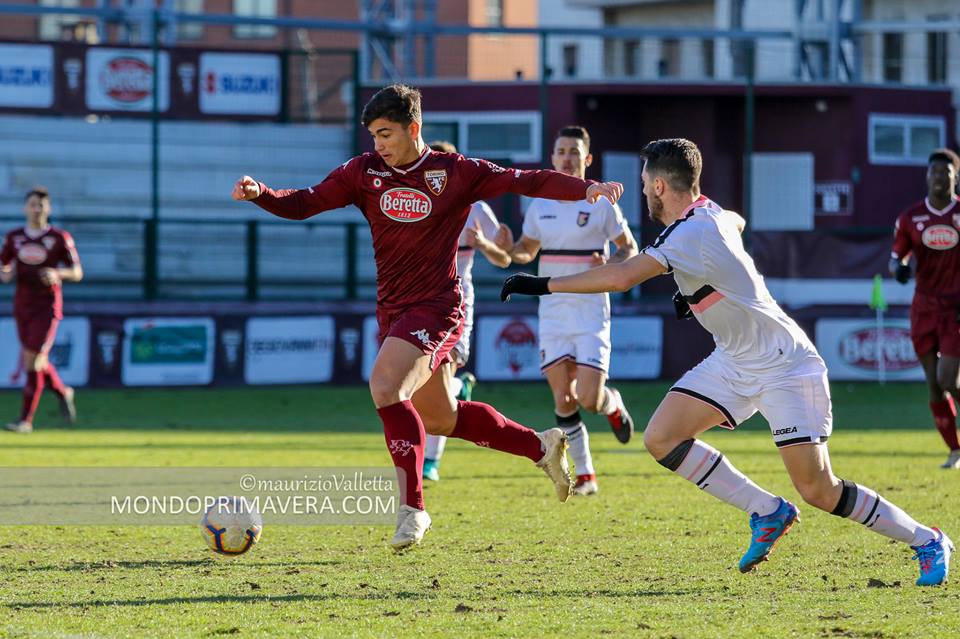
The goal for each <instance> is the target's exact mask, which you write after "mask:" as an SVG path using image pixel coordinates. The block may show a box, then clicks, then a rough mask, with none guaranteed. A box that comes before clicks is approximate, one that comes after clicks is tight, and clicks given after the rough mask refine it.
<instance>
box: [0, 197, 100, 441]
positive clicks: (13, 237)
mask: <svg viewBox="0 0 960 639" xmlns="http://www.w3.org/2000/svg"><path fill="white" fill-rule="evenodd" d="M23 210H24V213H26V217H27V224H26V226H24V227H21V228H18V229H14V230H12V231H10V232H9V233H7V237H6V239H5V240H4V242H3V249H2V250H0V281H3V282H5V283H6V282H10V281H12V280H13V279H14V278H16V281H17V291H16V293H15V295H14V298H13V317H14V319H15V320H16V322H17V334H18V335H19V337H20V345H21V349H22V352H23V367H24V370H25V371H26V373H27V383H26V384H25V385H24V387H23V408H22V409H21V412H20V419H18V420H17V421H15V422H11V423H9V424H7V426H6V429H7V430H9V431H13V432H17V433H29V432H32V431H33V415H34V413H35V412H36V410H37V404H39V403H40V395H41V394H42V393H43V388H44V386H45V384H46V383H49V384H50V388H51V389H52V390H53V392H54V393H56V395H57V397H58V398H59V400H60V412H61V414H62V415H63V417H64V419H65V420H66V421H67V422H68V423H73V422H74V421H75V420H76V408H75V406H74V402H73V389H72V388H70V387H69V386H67V385H65V384H64V383H63V382H62V381H61V380H60V376H59V375H57V369H56V368H55V367H54V365H53V362H51V361H50V360H49V359H48V355H49V353H50V347H51V346H53V340H54V338H55V337H56V335H57V325H58V324H59V323H60V320H61V319H63V293H62V291H61V284H62V282H79V281H80V280H81V279H83V268H82V267H81V266H80V258H79V257H78V256H77V249H76V247H75V246H74V243H73V238H72V237H71V236H70V234H69V233H67V232H66V231H64V230H62V229H58V228H56V227H53V226H50V224H49V222H48V219H49V217H50V193H49V192H48V191H47V190H46V189H45V188H43V187H36V188H34V189H33V190H31V191H30V192H29V193H27V197H26V203H25V204H24V207H23Z"/></svg>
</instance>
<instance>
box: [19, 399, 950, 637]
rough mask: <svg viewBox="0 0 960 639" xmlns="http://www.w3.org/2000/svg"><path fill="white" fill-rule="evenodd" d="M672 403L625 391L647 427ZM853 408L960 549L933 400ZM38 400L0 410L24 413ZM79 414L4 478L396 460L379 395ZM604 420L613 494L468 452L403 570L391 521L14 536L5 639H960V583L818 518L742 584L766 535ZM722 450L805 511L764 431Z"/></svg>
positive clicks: (882, 485) (882, 460)
mask: <svg viewBox="0 0 960 639" xmlns="http://www.w3.org/2000/svg"><path fill="white" fill-rule="evenodd" d="M665 388H666V386H665V385H662V384H649V385H640V384H637V385H630V384H625V385H622V386H621V389H622V390H623V391H624V395H625V398H626V399H627V401H628V403H629V404H630V405H631V406H632V407H633V410H634V412H635V415H636V417H637V418H638V420H640V421H641V422H642V421H643V420H644V419H645V418H646V417H647V416H648V415H649V414H650V413H651V412H652V410H653V409H654V408H655V406H656V402H657V401H658V399H659V397H660V396H661V395H662V393H663V390H664V389H665ZM833 393H834V401H835V410H834V414H835V419H836V426H835V430H834V436H833V437H832V438H831V440H830V441H831V445H830V448H831V454H832V459H833V462H834V466H835V469H836V471H837V473H838V474H839V475H840V476H842V477H845V478H849V479H853V480H856V481H858V482H860V483H863V484H866V485H868V486H871V487H874V488H876V489H877V490H879V491H881V492H882V493H883V494H884V495H886V496H887V497H889V498H890V499H891V500H893V501H895V502H896V503H898V504H900V505H902V506H903V507H905V508H906V509H907V510H908V511H909V512H911V513H913V514H914V515H916V516H917V518H918V519H920V520H923V521H929V522H931V523H933V524H935V525H939V526H942V527H944V528H945V529H946V530H948V531H950V532H954V531H956V533H957V534H955V535H954V536H955V537H960V511H958V509H957V507H956V505H957V502H956V495H957V494H958V488H960V474H957V473H947V472H943V471H941V470H939V469H938V468H937V465H938V464H939V463H940V462H941V461H942V460H943V458H944V453H945V450H944V448H943V445H942V443H941V442H940V441H939V438H938V436H937V434H936V432H935V431H934V429H933V428H932V425H931V424H930V422H931V419H930V417H929V414H928V412H927V408H926V393H925V390H924V389H923V388H922V387H921V386H919V385H893V386H888V387H886V388H883V389H880V388H879V387H876V386H874V385H846V384H837V385H835V386H834V388H833ZM477 399H478V400H481V401H489V402H491V403H493V404H494V405H496V406H497V407H498V408H499V409H500V410H502V411H503V412H504V413H506V414H508V415H510V416H512V417H515V418H518V419H519V420H520V421H524V422H526V423H530V424H531V425H535V426H537V427H539V428H542V427H544V426H546V425H549V421H550V408H549V401H550V398H549V392H548V391H547V389H546V386H545V385H541V384H537V385H520V384H514V385H489V386H484V385H481V386H480V388H479V389H478V393H477ZM18 401H19V398H18V396H17V395H16V394H15V393H4V394H2V395H0V407H2V408H3V409H4V410H6V412H7V414H10V415H12V414H14V413H15V411H16V407H17V404H18ZM45 401H46V402H49V401H50V400H47V399H45ZM79 406H80V409H81V411H82V412H81V415H82V421H81V423H80V425H79V427H78V428H77V429H76V430H74V431H68V430H61V429H52V428H51V429H44V428H42V426H43V425H44V423H47V422H50V421H51V418H50V414H49V413H50V411H51V410H52V409H53V403H52V402H50V403H47V404H44V406H43V407H42V410H41V417H40V419H38V424H39V426H40V428H39V429H38V430H37V432H35V433H34V434H33V435H30V436H14V435H6V436H4V437H0V466H51V465H53V466H58V465H62V466H89V465H94V466H108V465H110V466H117V465H130V466H156V465H161V466H165V465H169V466H203V465H214V466H234V465H236V466H246V465H254V466H271V465H272V466H297V465H299V466H350V465H368V466H369V465H375V466H383V465H387V464H388V463H389V459H388V456H387V453H386V450H385V448H384V445H383V435H382V432H381V430H380V427H379V422H378V421H377V419H376V414H375V413H374V411H373V409H372V407H371V405H370V402H369V399H368V396H367V393H366V390H365V389H362V388H310V389H305V388H279V389H242V390H226V391H194V390H190V391H186V390H169V391H154V390H150V391H87V392H84V393H82V394H81V395H79ZM590 425H591V427H592V428H591V434H592V444H593V449H594V457H595V462H596V465H597V469H598V472H599V473H600V482H601V483H600V486H601V492H600V494H598V495H596V496H595V497H593V498H587V499H582V500H574V501H571V502H569V503H567V504H559V503H557V502H556V501H555V498H553V496H552V488H551V487H550V485H549V484H548V483H547V480H546V479H545V478H544V477H543V476H542V474H541V473H540V471H538V470H536V469H535V468H533V467H532V465H531V464H529V462H526V461H525V460H521V459H515V458H510V457H508V456H505V455H502V454H499V453H495V452H492V451H489V450H484V449H480V448H477V447H474V446H472V445H470V444H465V443H463V442H459V441H451V442H450V444H449V445H448V451H447V455H446V457H445V458H444V462H443V466H442V474H443V479H442V480H441V481H440V482H439V483H438V484H432V485H428V487H427V489H426V499H427V505H428V509H429V511H430V513H431V515H432V517H433V521H434V528H433V530H432V531H431V532H430V533H429V534H428V535H427V538H426V540H425V542H424V545H423V546H422V547H421V548H418V549H416V550H415V551H412V552H409V553H406V554H404V555H394V554H393V553H392V552H391V551H390V550H389V549H388V548H387V547H386V541H387V540H388V538H389V536H390V534H392V529H391V528H390V527H387V526H323V527H319V526H318V527H303V526H276V525H274V526H271V525H270V523H269V521H267V522H266V526H265V530H264V535H263V539H262V541H261V543H260V544H259V545H258V546H257V547H256V548H254V550H253V551H252V552H251V553H250V554H249V555H247V556H243V557H239V558H234V559H224V558H220V557H217V556H214V555H213V554H212V553H210V552H209V551H207V549H206V547H205V546H204V544H203V541H202V540H201V538H200V534H199V532H198V531H197V530H196V529H195V528H193V527H188V526H166V527H161V526H154V527H135V526H119V527H108V526H77V527H71V526H2V527H0V575H2V577H3V578H2V579H0V636H10V637H44V636H68V635H70V636H89V637H94V636H118V637H119V636H124V637H126V636H138V637H139V636H157V637H161V636H163V637H167V636H177V637H182V636H197V637H217V636H223V635H236V636H248V637H263V636H278V637H291V636H302V637H316V636H329V637H343V636H364V637H366V636H381V637H440V636H457V637H458V638H465V637H548V636H576V637H597V636H602V635H603V636H629V637H684V638H692V637H871V638H879V637H883V638H890V637H951V636H958V635H960V614H958V613H957V610H958V605H960V590H958V589H957V587H956V586H955V585H954V584H949V585H947V586H946V587H944V588H938V589H919V588H916V587H914V586H913V580H914V579H915V578H916V574H915V573H916V562H911V561H909V559H910V551H909V549H907V548H906V547H905V546H903V545H901V544H896V543H893V542H890V541H889V540H887V539H885V538H883V537H880V536H878V535H875V534H872V533H870V532H869V531H866V530H865V529H864V528H863V527H862V526H860V525H857V524H853V523H851V522H849V521H845V520H841V519H838V518H835V517H832V516H830V515H828V514H825V513H822V512H818V511H815V510H814V509H813V508H811V507H803V506H801V509H802V513H803V521H802V523H801V524H800V525H798V526H797V527H795V528H794V530H793V531H792V532H791V534H790V535H789V536H788V537H787V538H786V539H785V541H784V542H783V543H782V544H781V545H780V546H779V547H778V549H777V552H776V554H775V555H774V556H773V558H772V560H771V561H770V562H769V563H767V564H764V565H762V566H761V568H760V569H759V571H758V572H756V573H754V574H751V575H741V574H739V572H737V569H736V563H737V560H738V559H739V555H740V553H741V552H742V551H743V549H744V547H745V543H746V538H747V530H748V529H747V526H746V518H745V516H744V515H743V514H742V513H740V512H738V511H736V510H734V509H732V508H730V507H728V506H725V505H723V504H720V503H719V502H717V501H716V500H714V499H713V498H711V497H710V496H709V495H706V494H703V493H701V492H700V491H698V490H696V489H695V488H694V487H692V486H690V485H689V484H686V483H685V482H683V481H681V480H679V479H678V478H676V477H674V476H672V475H671V474H670V473H667V472H666V471H665V470H663V469H662V468H661V467H659V466H658V465H657V464H656V463H655V462H654V461H653V460H652V459H651V458H650V457H649V456H648V455H647V454H646V453H645V452H644V451H643V448H642V445H641V444H640V442H639V441H636V442H634V443H632V444H631V445H629V446H621V445H620V444H618V443H617V442H616V441H615V440H614V439H613V437H612V436H611V435H610V434H609V433H608V432H607V428H606V426H605V425H603V423H602V421H601V420H599V419H597V418H592V419H591V420H590ZM638 439H639V438H638ZM706 439H707V440H708V441H710V442H711V443H712V444H713V445H715V446H717V447H718V448H720V449H721V450H722V451H723V452H724V453H725V454H727V455H728V456H729V457H730V458H731V459H732V460H733V462H734V463H735V464H737V465H738V466H739V467H740V468H741V469H742V470H744V471H745V472H747V473H748V474H749V475H750V476H751V477H753V478H754V479H755V480H756V481H757V482H758V483H760V484H762V485H764V486H766V487H768V488H769V489H771V490H774V491H775V492H779V493H782V494H784V495H785V496H787V497H789V498H792V499H796V498H797V497H796V493H795V491H794V490H793V488H792V487H791V486H790V484H789V480H788V479H787V477H786V475H785V474H784V472H783V470H782V466H781V464H780V460H779V456H778V455H777V453H776V451H775V449H774V447H773V445H772V442H771V440H770V436H769V433H768V432H767V431H766V426H765V424H764V423H763V422H762V421H761V420H757V419H755V420H752V421H751V422H750V423H748V424H746V425H745V426H744V428H743V429H742V430H738V431H736V432H733V433H730V432H725V431H717V432H711V433H709V434H708V435H707V437H706ZM871 580H876V581H874V582H872V583H874V584H875V585H874V586H870V585H869V584H870V583H871ZM881 583H882V585H880V584H881Z"/></svg>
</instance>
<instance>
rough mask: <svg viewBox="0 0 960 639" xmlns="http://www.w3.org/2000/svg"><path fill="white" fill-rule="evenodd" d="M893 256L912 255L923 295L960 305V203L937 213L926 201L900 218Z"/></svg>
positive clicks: (920, 291) (908, 210)
mask: <svg viewBox="0 0 960 639" xmlns="http://www.w3.org/2000/svg"><path fill="white" fill-rule="evenodd" d="M895 229H896V230H895V231H894V240H893V257H894V258H895V259H898V260H900V259H903V258H905V257H907V256H908V255H910V254H911V253H913V255H914V256H915V257H916V259H917V276H916V277H917V288H916V292H917V293H918V294H920V295H925V296H929V297H937V298H941V299H942V300H943V301H945V302H949V303H951V304H955V303H960V246H958V244H960V200H958V199H957V198H956V197H955V198H954V199H953V201H952V202H951V203H950V205H949V206H948V207H947V208H945V209H943V210H942V211H938V210H937V209H935V208H933V207H932V206H930V202H929V201H928V200H927V199H926V198H924V199H923V200H922V201H920V202H917V203H916V204H914V205H913V206H911V207H910V208H908V209H907V210H905V211H904V212H903V213H901V214H900V216H899V217H898V218H897V224H896V227H895Z"/></svg>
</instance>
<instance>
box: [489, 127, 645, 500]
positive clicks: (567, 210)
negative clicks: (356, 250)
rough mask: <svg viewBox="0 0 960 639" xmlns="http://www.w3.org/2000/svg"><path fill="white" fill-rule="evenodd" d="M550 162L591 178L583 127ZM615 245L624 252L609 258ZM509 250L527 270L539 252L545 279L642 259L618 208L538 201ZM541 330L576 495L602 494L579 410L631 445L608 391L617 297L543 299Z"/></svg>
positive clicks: (560, 137) (628, 426)
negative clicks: (597, 418) (601, 421)
mask: <svg viewBox="0 0 960 639" xmlns="http://www.w3.org/2000/svg"><path fill="white" fill-rule="evenodd" d="M551 160H552V162H553V168H554V169H555V170H556V171H559V172H560V173H565V174H567V175H572V176H574V177H578V178H581V179H582V178H584V177H585V176H586V173H587V167H589V166H590V164H591V163H592V162H593V156H592V155H591V154H590V134H589V133H588V132H587V130H586V129H585V128H583V127H581V126H568V127H564V128H562V129H560V131H559V132H558V133H557V138H556V140H555V141H554V143H553V156H552V158H551ZM501 237H503V236H501ZM608 242H613V243H614V245H616V247H617V251H616V253H614V254H613V256H611V257H609V260H608V255H609V253H608V246H609V244H608ZM505 248H506V247H505ZM509 251H510V257H511V258H512V259H513V261H514V262H517V263H518V264H528V263H529V262H531V261H533V259H534V258H535V257H536V256H537V254H538V253H539V255H540V266H539V273H540V275H546V276H557V275H569V274H572V273H579V272H581V271H585V270H587V269H589V268H593V267H594V266H598V265H600V264H603V263H604V262H607V261H610V262H622V261H623V260H625V259H627V258H629V257H632V256H634V255H636V254H637V243H636V241H635V240H634V239H633V234H632V233H630V227H629V226H628V225H627V223H626V221H625V220H624V219H623V213H622V212H621V211H620V207H619V206H617V205H616V204H611V203H610V202H607V201H603V202H596V203H595V204H588V203H587V201H586V200H580V201H579V202H561V201H559V200H545V199H537V200H534V201H533V203H532V204H531V205H530V207H529V208H528V209H527V212H526V215H525V216H524V219H523V235H521V237H520V241H518V242H517V243H516V244H514V245H513V246H511V247H509ZM538 332H539V337H540V371H541V372H542V373H543V374H544V376H545V377H546V378H547V383H548V384H549V385H550V390H551V391H552V392H553V408H554V412H555V415H556V419H557V426H559V427H560V428H562V429H563V430H564V431H565V432H566V433H567V441H569V442H570V453H571V455H572V456H573V463H574V465H575V466H576V472H577V480H576V484H575V485H574V489H573V494H574V495H591V494H593V493H596V492H597V476H596V471H595V470H594V467H593V458H592V456H591V455H590V438H589V435H588V434H587V428H586V426H585V425H584V424H583V421H582V420H581V418H580V410H579V408H578V405H579V406H582V407H583V408H584V409H586V410H588V411H590V412H591V413H600V414H602V415H605V416H606V417H607V420H608V421H609V423H610V426H611V428H612V429H613V432H614V434H615V435H616V437H617V439H618V440H619V441H620V442H622V443H624V444H626V443H627V442H628V441H630V436H631V435H632V434H633V420H632V419H631V418H630V413H629V412H628V411H627V409H626V407H625V406H624V404H623V399H622V398H621V397H620V393H619V392H618V391H617V390H616V389H615V388H611V387H609V386H607V385H606V382H607V372H608V371H609V369H610V296H609V295H607V294H606V293H599V294H597V295H589V296H588V295H554V296H552V297H548V298H544V299H541V300H540V307H539V331H538Z"/></svg>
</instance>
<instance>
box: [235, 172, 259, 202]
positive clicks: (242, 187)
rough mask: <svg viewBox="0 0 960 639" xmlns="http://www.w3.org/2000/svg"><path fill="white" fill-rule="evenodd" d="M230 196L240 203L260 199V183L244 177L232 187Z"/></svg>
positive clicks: (246, 176) (247, 176)
mask: <svg viewBox="0 0 960 639" xmlns="http://www.w3.org/2000/svg"><path fill="white" fill-rule="evenodd" d="M230 196H231V197H232V198H233V199H235V200H240V201H248V200H255V199H257V198H258V197H260V183H259V182H257V181H256V180H254V179H253V178H252V177H250V176H249V175H244V176H243V177H242V178H240V179H239V180H237V183H236V184H234V185H233V192H232V193H231V194H230Z"/></svg>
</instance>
